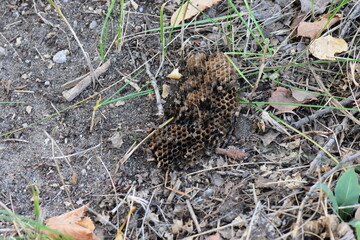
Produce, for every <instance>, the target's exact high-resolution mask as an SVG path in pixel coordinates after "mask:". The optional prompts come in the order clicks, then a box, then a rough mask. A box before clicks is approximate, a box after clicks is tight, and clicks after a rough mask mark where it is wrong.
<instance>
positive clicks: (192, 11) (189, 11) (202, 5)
mask: <svg viewBox="0 0 360 240" xmlns="http://www.w3.org/2000/svg"><path fill="white" fill-rule="evenodd" d="M220 1H221V0H190V1H187V2H186V3H185V4H184V5H182V6H180V8H179V9H178V10H176V11H175V12H174V14H173V15H172V16H171V25H178V24H179V23H181V21H182V20H186V19H189V18H191V17H193V16H195V15H196V14H197V13H199V11H204V10H205V9H207V8H209V7H211V6H213V5H214V4H216V3H218V2H220ZM184 13H185V15H184Z"/></svg>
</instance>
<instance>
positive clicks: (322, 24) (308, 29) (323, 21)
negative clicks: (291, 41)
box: [297, 14, 342, 40]
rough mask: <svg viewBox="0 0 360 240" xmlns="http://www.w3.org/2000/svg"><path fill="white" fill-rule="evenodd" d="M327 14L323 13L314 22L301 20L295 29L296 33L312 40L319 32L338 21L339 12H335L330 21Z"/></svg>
mask: <svg viewBox="0 0 360 240" xmlns="http://www.w3.org/2000/svg"><path fill="white" fill-rule="evenodd" d="M328 17H329V15H328V14H324V15H322V16H321V17H320V20H319V21H316V22H310V23H309V22H301V23H300V24H299V27H298V29H297V33H298V35H299V36H302V37H309V38H310V39H311V40H314V39H315V38H316V37H317V36H319V35H320V34H321V32H322V31H323V30H325V29H326V28H327V29H329V28H330V27H331V26H332V25H334V24H335V23H337V22H338V21H340V18H341V17H342V15H341V14H336V15H335V16H334V17H333V18H332V19H331V20H330V21H328Z"/></svg>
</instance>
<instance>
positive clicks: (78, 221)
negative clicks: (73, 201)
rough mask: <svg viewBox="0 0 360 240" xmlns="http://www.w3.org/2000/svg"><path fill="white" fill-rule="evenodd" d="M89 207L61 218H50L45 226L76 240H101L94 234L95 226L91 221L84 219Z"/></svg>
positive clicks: (68, 213)
mask: <svg viewBox="0 0 360 240" xmlns="http://www.w3.org/2000/svg"><path fill="white" fill-rule="evenodd" d="M87 207H88V204H87V205H84V206H82V207H80V208H78V209H75V210H73V211H71V212H67V213H64V214H62V215H60V216H57V217H52V218H49V219H48V220H46V221H45V224H46V226H47V227H49V228H52V229H54V230H57V231H58V232H61V233H63V234H66V235H67V236H69V237H72V238H74V239H76V240H100V238H99V237H97V236H96V235H95V234H94V233H93V230H94V229H95V225H94V223H93V222H92V221H91V219H90V218H88V217H85V218H83V217H84V215H85V212H86V209H87ZM43 233H44V234H45V235H47V236H55V237H57V236H58V235H57V234H55V233H52V232H49V231H43Z"/></svg>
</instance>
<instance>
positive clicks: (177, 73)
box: [166, 68, 182, 80]
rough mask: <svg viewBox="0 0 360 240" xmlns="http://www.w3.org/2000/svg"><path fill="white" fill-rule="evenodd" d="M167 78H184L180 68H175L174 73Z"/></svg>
mask: <svg viewBox="0 0 360 240" xmlns="http://www.w3.org/2000/svg"><path fill="white" fill-rule="evenodd" d="M166 77H167V78H171V79H175V80H179V79H180V78H181V77H182V74H181V73H180V72H179V68H175V69H174V70H172V72H171V73H170V74H169V75H167V76H166Z"/></svg>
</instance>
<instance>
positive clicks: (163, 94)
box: [161, 84, 170, 99]
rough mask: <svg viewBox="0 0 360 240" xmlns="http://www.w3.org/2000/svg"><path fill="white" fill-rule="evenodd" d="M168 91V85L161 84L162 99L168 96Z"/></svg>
mask: <svg viewBox="0 0 360 240" xmlns="http://www.w3.org/2000/svg"><path fill="white" fill-rule="evenodd" d="M169 92H170V86H169V85H167V84H164V85H162V93H161V97H162V98H164V99H165V98H167V97H168V96H169Z"/></svg>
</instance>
